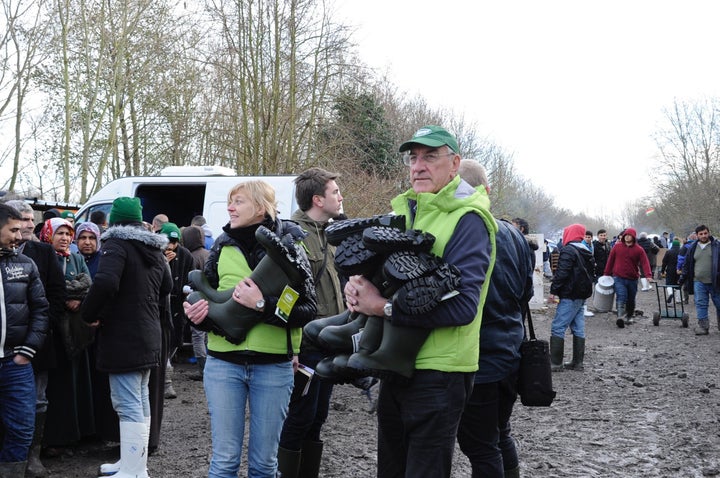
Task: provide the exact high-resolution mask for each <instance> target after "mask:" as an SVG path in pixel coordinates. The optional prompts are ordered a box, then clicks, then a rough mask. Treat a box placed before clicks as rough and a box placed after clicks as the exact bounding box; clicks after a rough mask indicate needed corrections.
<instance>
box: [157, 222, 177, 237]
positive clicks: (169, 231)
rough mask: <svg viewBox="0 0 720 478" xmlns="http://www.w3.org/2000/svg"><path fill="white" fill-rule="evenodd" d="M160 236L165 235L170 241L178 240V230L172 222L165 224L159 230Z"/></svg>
mask: <svg viewBox="0 0 720 478" xmlns="http://www.w3.org/2000/svg"><path fill="white" fill-rule="evenodd" d="M160 234H165V235H166V236H167V238H168V239H170V240H171V241H179V240H180V228H179V227H177V224H175V223H174V222H166V223H165V224H163V225H162V228H160Z"/></svg>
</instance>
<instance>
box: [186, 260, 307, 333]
mask: <svg viewBox="0 0 720 478" xmlns="http://www.w3.org/2000/svg"><path fill="white" fill-rule="evenodd" d="M249 277H250V278H251V279H252V280H253V282H255V284H257V286H258V288H259V289H260V290H261V291H262V293H263V296H271V297H278V296H280V294H281V293H282V291H283V289H284V288H285V286H286V285H290V286H291V287H293V288H295V287H297V285H296V283H293V282H291V280H290V278H289V277H288V276H287V275H285V274H284V273H283V270H282V269H280V268H279V267H278V265H277V264H276V263H275V262H274V261H273V260H272V258H271V257H270V255H266V256H265V257H263V258H262V260H260V262H259V263H258V265H257V267H256V268H255V270H253V271H252V273H251V274H250V276H249ZM296 278H297V277H296ZM296 282H297V281H296ZM194 283H195V282H194ZM233 291H234V289H228V290H225V291H222V292H221V293H217V291H216V294H215V295H214V297H216V298H218V297H220V298H225V297H227V299H226V300H225V301H224V302H216V301H213V300H210V298H209V297H208V296H205V294H204V293H203V292H201V291H200V290H197V291H195V292H192V293H191V294H190V295H188V297H187V301H188V302H190V303H191V304H193V303H195V302H197V301H198V300H199V299H206V300H207V301H208V318H209V319H210V320H212V322H213V323H214V324H215V325H217V326H218V327H219V328H220V329H222V330H223V331H224V332H225V333H226V334H227V335H228V336H229V337H226V338H227V339H228V341H229V342H231V343H235V344H239V343H240V342H242V341H243V340H245V337H246V336H247V334H248V332H249V331H250V329H252V328H253V327H254V326H255V325H257V324H258V323H260V322H261V321H262V318H261V315H260V314H259V313H258V312H257V311H256V310H254V309H250V308H248V307H244V306H242V305H240V304H238V303H237V302H235V300H234V299H233V298H232V294H233ZM218 294H219V295H218Z"/></svg>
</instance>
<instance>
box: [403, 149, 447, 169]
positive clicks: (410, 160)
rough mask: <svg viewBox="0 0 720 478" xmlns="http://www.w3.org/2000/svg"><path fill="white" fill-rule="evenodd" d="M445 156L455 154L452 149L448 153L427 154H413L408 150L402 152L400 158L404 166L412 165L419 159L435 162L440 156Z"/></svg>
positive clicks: (430, 162)
mask: <svg viewBox="0 0 720 478" xmlns="http://www.w3.org/2000/svg"><path fill="white" fill-rule="evenodd" d="M447 156H455V153H454V152H453V151H450V152H449V153H428V154H423V155H420V154H414V153H410V152H408V151H406V152H404V153H402V160H403V163H405V166H412V165H414V164H415V163H417V162H418V160H419V159H422V160H423V161H425V164H435V163H436V162H437V161H438V160H439V159H440V158H443V157H447Z"/></svg>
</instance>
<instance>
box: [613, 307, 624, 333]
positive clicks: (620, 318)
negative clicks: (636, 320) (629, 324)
mask: <svg viewBox="0 0 720 478" xmlns="http://www.w3.org/2000/svg"><path fill="white" fill-rule="evenodd" d="M624 317H625V302H618V303H617V320H616V321H615V325H617V326H618V327H619V328H621V329H622V328H624V327H625V318H624Z"/></svg>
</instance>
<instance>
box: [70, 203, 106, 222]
mask: <svg viewBox="0 0 720 478" xmlns="http://www.w3.org/2000/svg"><path fill="white" fill-rule="evenodd" d="M110 208H112V203H103V204H94V205H92V206H90V207H89V208H87V209H86V210H84V211H82V212H81V213H80V214H77V215H76V216H75V224H80V223H81V222H88V221H89V220H90V215H92V213H93V211H102V212H104V213H105V217H110Z"/></svg>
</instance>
